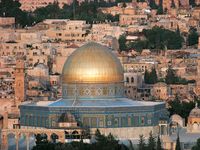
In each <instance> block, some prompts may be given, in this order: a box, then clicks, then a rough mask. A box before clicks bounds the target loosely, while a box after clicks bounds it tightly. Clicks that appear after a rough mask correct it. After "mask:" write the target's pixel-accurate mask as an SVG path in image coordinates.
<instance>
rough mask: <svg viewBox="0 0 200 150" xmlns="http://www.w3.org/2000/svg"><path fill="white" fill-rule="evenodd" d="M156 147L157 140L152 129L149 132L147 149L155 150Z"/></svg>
mask: <svg viewBox="0 0 200 150" xmlns="http://www.w3.org/2000/svg"><path fill="white" fill-rule="evenodd" d="M155 148H156V141H155V138H154V137H153V134H152V131H151V132H150V133H149V139H148V145H147V149H148V150H155Z"/></svg>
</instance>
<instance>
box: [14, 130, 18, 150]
mask: <svg viewBox="0 0 200 150" xmlns="http://www.w3.org/2000/svg"><path fill="white" fill-rule="evenodd" d="M15 143H16V150H19V134H18V133H16V135H15Z"/></svg>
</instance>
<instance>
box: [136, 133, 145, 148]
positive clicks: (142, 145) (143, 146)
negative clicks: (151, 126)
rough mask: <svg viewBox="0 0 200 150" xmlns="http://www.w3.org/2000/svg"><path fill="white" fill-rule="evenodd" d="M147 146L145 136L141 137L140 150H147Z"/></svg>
mask: <svg viewBox="0 0 200 150" xmlns="http://www.w3.org/2000/svg"><path fill="white" fill-rule="evenodd" d="M145 147H146V144H145V140H144V136H143V135H140V139H139V146H138V148H139V150H145Z"/></svg>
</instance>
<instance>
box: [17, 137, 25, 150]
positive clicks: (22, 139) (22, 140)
mask: <svg viewBox="0 0 200 150" xmlns="http://www.w3.org/2000/svg"><path fill="white" fill-rule="evenodd" d="M26 138H27V136H26V134H24V133H22V134H20V135H19V140H18V145H19V150H26V149H27V148H26V147H27V142H26Z"/></svg>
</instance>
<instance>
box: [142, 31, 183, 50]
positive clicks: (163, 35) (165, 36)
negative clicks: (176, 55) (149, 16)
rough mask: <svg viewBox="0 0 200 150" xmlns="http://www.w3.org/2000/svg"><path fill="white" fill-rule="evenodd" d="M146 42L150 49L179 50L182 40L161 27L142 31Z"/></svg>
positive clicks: (172, 32)
mask: <svg viewBox="0 0 200 150" xmlns="http://www.w3.org/2000/svg"><path fill="white" fill-rule="evenodd" d="M143 33H144V35H145V37H146V38H147V41H148V48H150V49H164V48H165V46H166V47H167V48H169V49H180V48H181V47H182V41H183V38H182V37H181V35H179V34H177V33H176V32H174V31H170V30H167V29H164V28H161V27H153V28H152V29H145V30H144V31H143Z"/></svg>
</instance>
